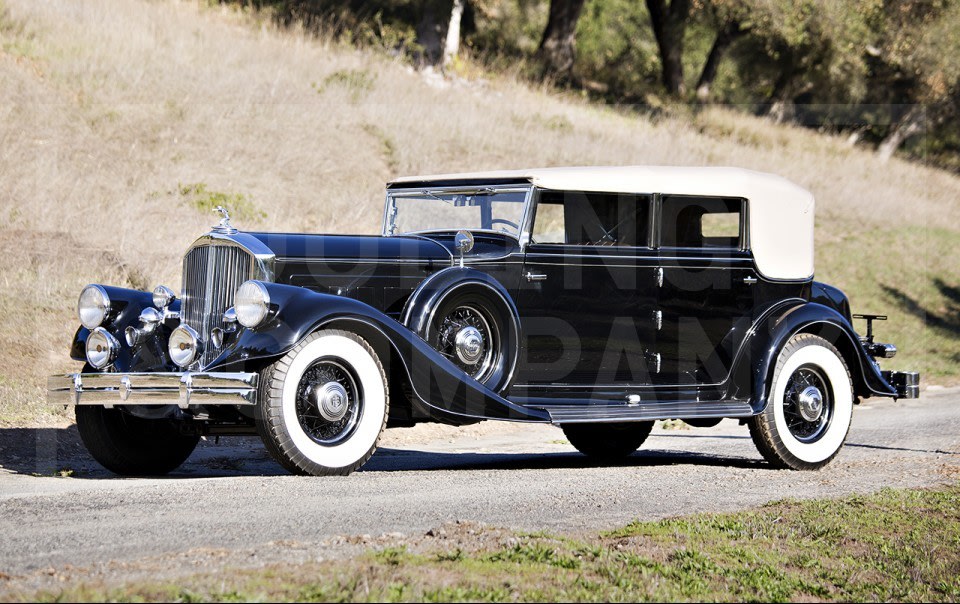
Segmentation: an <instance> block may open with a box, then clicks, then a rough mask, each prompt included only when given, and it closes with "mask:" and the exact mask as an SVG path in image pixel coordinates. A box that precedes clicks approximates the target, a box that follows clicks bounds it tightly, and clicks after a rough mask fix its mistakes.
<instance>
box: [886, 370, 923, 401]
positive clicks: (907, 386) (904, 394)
mask: <svg viewBox="0 0 960 604" xmlns="http://www.w3.org/2000/svg"><path fill="white" fill-rule="evenodd" d="M881 373H882V374H883V377H884V379H886V380H887V381H888V382H890V385H891V386H893V387H894V388H896V390H897V398H918V397H919V396H920V372H918V371H882V372H881Z"/></svg>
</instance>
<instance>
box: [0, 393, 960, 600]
mask: <svg viewBox="0 0 960 604" xmlns="http://www.w3.org/2000/svg"><path fill="white" fill-rule="evenodd" d="M0 465H2V467H0V535H3V538H2V540H0V594H2V593H3V591H4V581H8V582H11V583H8V585H13V583H12V582H14V581H21V580H22V579H24V578H26V577H30V576H41V575H44V576H56V575H57V574H59V573H67V574H70V573H73V574H74V575H76V574H77V573H78V572H82V571H84V569H87V570H89V571H90V572H94V570H91V569H96V570H95V572H96V573H100V574H103V573H107V574H109V573H110V572H113V571H111V570H110V569H119V570H117V571H116V572H122V569H124V568H127V567H128V566H129V565H128V564H127V563H128V562H130V561H138V562H137V564H140V566H138V568H141V569H142V568H145V567H144V566H143V564H142V562H143V561H144V560H147V561H153V562H151V563H150V564H148V565H147V567H149V568H156V569H167V568H170V567H172V566H176V565H178V564H179V565H181V566H183V565H186V566H191V565H193V566H196V565H197V564H198V563H197V562H196V559H197V558H205V559H206V560H207V562H204V563H203V564H206V563H209V562H210V558H211V556H212V554H211V552H217V553H216V556H214V557H215V558H217V560H219V561H215V562H213V563H217V564H220V563H230V564H239V565H244V564H261V563H264V562H266V561H277V560H281V561H282V560H287V559H289V560H291V561H293V560H301V559H312V558H316V557H327V558H329V557H331V556H337V555H343V552H345V551H347V550H348V549H349V547H350V546H351V544H352V545H354V546H358V547H359V546H363V545H364V544H371V543H374V544H375V543H377V542H378V538H380V540H381V541H382V540H383V539H388V540H389V539H403V538H407V537H411V536H417V535H423V534H424V532H426V531H429V530H431V529H434V530H436V529H438V528H439V527H442V526H444V524H445V523H450V522H456V521H461V523H462V522H468V523H471V524H470V525H471V526H473V525H474V524H473V523H483V524H486V525H488V526H496V527H505V528H510V529H520V530H529V531H536V530H548V531H557V532H564V533H572V534H577V533H584V532H595V531H598V530H602V529H606V528H612V527H616V526H619V525H623V524H625V523H627V522H629V521H631V520H633V519H636V518H640V519H654V518H661V517H665V516H672V515H680V514H690V513H694V512H700V511H727V510H736V509H741V508H744V507H748V506H755V505H759V504H763V503H765V502H767V501H771V500H776V499H781V498H787V497H793V498H811V497H834V496H840V495H843V494H848V493H853V492H867V491H874V490H877V489H880V488H882V487H888V486H889V487H910V486H925V485H935V484H941V483H945V482H951V481H956V480H957V479H958V477H960V389H956V388H954V389H941V390H929V391H927V392H926V393H925V395H924V396H923V398H921V399H919V400H916V401H903V402H899V403H893V402H891V401H888V400H881V401H877V402H868V403H866V404H863V405H861V406H860V407H858V408H857V409H856V410H855V413H854V423H853V427H852V429H851V431H850V435H849V437H848V440H847V445H846V446H845V448H844V449H843V451H842V452H841V454H840V456H839V457H838V458H837V459H836V460H835V461H834V462H833V463H832V464H831V465H830V466H828V467H827V468H825V469H824V470H821V471H819V472H789V471H776V470H772V469H770V468H769V467H768V466H767V464H766V463H764V462H763V461H762V459H761V458H760V456H759V454H758V453H757V452H756V450H755V448H754V446H753V443H752V441H751V440H750V438H749V435H748V433H747V429H746V427H744V426H740V425H738V424H737V423H736V422H734V421H731V420H726V421H724V422H722V423H721V424H720V425H719V426H716V427H714V428H710V429H678V428H673V429H664V428H663V427H661V426H660V425H658V426H657V428H655V430H654V432H653V434H652V435H651V437H650V439H649V440H648V441H647V443H646V444H645V445H644V446H643V447H642V448H641V450H640V451H639V452H638V453H636V454H634V455H633V456H632V457H630V458H629V459H628V460H626V461H625V462H624V463H622V464H620V465H617V466H605V467H604V466H596V465H591V464H590V463H589V462H588V461H586V459H585V458H584V457H582V456H580V455H579V454H577V453H576V452H575V451H574V450H573V448H572V447H571V446H570V445H568V444H567V443H566V441H564V440H563V434H562V433H561V432H560V430H558V429H556V428H553V427H551V426H522V425H515V424H497V423H486V424H480V425H478V426H471V427H467V428H463V429H455V428H449V427H445V426H424V427H418V428H414V429H406V430H392V431H388V432H387V433H386V436H385V438H384V439H383V442H382V444H381V448H380V450H379V451H378V452H377V454H376V455H375V456H374V457H373V459H372V460H371V461H370V462H369V463H368V464H367V466H366V467H365V468H364V469H363V471H360V472H357V473H355V474H353V475H352V476H349V477H337V478H307V477H295V476H290V475H287V474H286V473H285V472H284V471H283V470H282V469H281V468H280V467H279V466H278V465H276V464H275V463H273V462H272V461H271V460H269V459H268V458H267V457H266V454H265V452H264V451H263V449H262V447H261V446H260V444H259V441H257V440H256V439H247V438H244V439H236V438H235V439H232V440H231V439H223V440H221V442H220V443H219V444H216V443H214V442H212V441H211V442H205V443H202V445H201V447H200V448H199V449H198V450H197V452H196V453H195V454H194V456H193V457H192V458H191V459H190V460H189V461H188V463H187V464H186V465H185V466H184V467H183V468H182V469H181V471H180V472H178V473H177V474H175V475H172V476H171V477H169V478H164V479H120V478H116V477H114V476H112V475H110V474H108V473H107V472H105V471H104V470H102V469H99V467H98V466H97V465H96V464H95V463H94V462H93V461H91V460H90V459H89V458H88V457H87V456H86V453H85V452H84V450H83V448H82V446H80V445H79V444H78V442H77V439H76V433H75V430H74V429H46V430H27V429H5V430H0ZM59 470H72V472H73V476H72V477H54V476H52V474H53V473H55V472H57V471H59ZM133 566H137V565H136V564H135V565H133Z"/></svg>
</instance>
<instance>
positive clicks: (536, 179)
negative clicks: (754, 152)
mask: <svg viewBox="0 0 960 604" xmlns="http://www.w3.org/2000/svg"><path fill="white" fill-rule="evenodd" d="M486 180H489V181H514V182H515V181H518V180H524V181H529V182H531V183H533V184H534V185H536V186H538V187H542V188H544V189H555V190H560V191H602V192H611V193H672V194H676V195H709V196H721V197H742V198H745V199H746V200H747V201H748V205H749V210H748V211H749V224H750V248H751V249H752V250H753V256H754V259H755V260H756V263H757V269H758V270H759V271H760V272H761V273H762V274H763V275H764V276H765V277H767V278H770V279H808V278H810V277H811V276H813V205H814V204H813V195H812V194H811V193H810V192H809V191H807V190H806V189H803V188H801V187H799V186H797V185H795V184H793V183H792V182H790V181H788V180H786V179H784V178H781V177H779V176H775V175H773V174H765V173H763V172H754V171H752V170H744V169H742V168H714V167H710V168H693V167H668V166H623V167H619V166H618V167H583V168H537V169H532V170H502V171H494V172H473V173H463V174H438V175H431V176H413V177H404V178H398V179H396V180H393V181H391V182H390V183H389V185H390V187H391V188H402V187H404V186H407V185H410V186H417V185H424V184H427V183H437V184H439V183H444V182H447V183H454V182H469V183H471V184H479V183H482V182H483V181H486Z"/></svg>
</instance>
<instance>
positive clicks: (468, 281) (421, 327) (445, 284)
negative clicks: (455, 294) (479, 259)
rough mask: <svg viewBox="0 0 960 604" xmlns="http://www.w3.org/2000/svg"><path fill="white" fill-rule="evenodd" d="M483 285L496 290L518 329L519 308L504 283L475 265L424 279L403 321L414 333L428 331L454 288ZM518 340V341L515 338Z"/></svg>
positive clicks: (448, 270)
mask: <svg viewBox="0 0 960 604" xmlns="http://www.w3.org/2000/svg"><path fill="white" fill-rule="evenodd" d="M469 286H479V287H486V288H489V289H491V290H493V291H494V292H496V293H497V294H498V295H499V296H500V297H501V298H503V303H504V304H505V305H506V307H507V310H508V312H509V313H510V318H511V319H512V321H513V327H514V329H515V330H516V329H518V327H517V325H519V316H520V314H519V313H518V312H517V307H516V305H515V304H514V303H513V300H512V299H511V297H510V294H509V293H508V292H507V290H506V288H504V287H503V285H502V284H501V283H500V282H499V281H497V280H496V279H494V278H493V277H491V276H490V275H488V274H486V273H482V272H480V271H478V270H476V269H473V268H464V267H458V266H453V267H450V268H445V269H443V270H442V271H440V272H437V273H434V274H432V275H430V276H429V277H427V278H426V279H424V280H423V282H422V283H421V284H420V286H419V287H417V289H416V290H415V291H414V292H413V293H412V294H411V295H410V298H408V299H407V303H406V305H405V306H404V308H403V318H402V323H403V324H404V325H406V326H408V327H409V328H410V329H411V330H412V331H413V332H414V333H425V330H426V326H427V323H429V321H430V316H431V314H432V313H433V310H434V309H435V308H436V307H437V305H438V304H439V303H440V301H441V300H443V298H444V297H445V296H446V295H447V294H448V293H450V291H451V290H453V289H455V288H459V287H469ZM514 341H516V340H514Z"/></svg>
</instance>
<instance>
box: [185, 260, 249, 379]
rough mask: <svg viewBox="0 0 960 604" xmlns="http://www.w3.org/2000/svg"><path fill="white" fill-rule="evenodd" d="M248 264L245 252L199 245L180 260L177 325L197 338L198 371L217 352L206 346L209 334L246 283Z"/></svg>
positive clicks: (219, 322)
mask: <svg viewBox="0 0 960 604" xmlns="http://www.w3.org/2000/svg"><path fill="white" fill-rule="evenodd" d="M251 269H252V262H251V257H250V254H249V253H248V252H246V251H245V250H243V249H242V248H239V247H236V246H233V245H202V246H199V247H196V248H194V249H192V250H190V252H188V253H187V255H186V257H185V258H184V259H183V290H182V294H181V295H182V303H181V306H180V316H181V321H182V322H183V323H184V324H186V325H188V326H190V327H192V328H193V329H195V330H196V332H197V333H198V334H200V340H201V341H202V342H203V344H204V346H203V353H202V355H201V356H200V367H206V366H207V365H208V364H210V362H211V361H213V359H214V358H216V356H217V354H218V352H219V351H217V350H216V349H214V347H213V346H212V345H210V332H211V331H212V330H213V329H214V328H215V327H221V326H222V324H223V313H224V311H226V310H227V309H228V308H230V307H231V306H233V295H234V294H235V293H236V291H237V288H239V287H240V284H241V283H243V282H244V281H246V280H247V279H250V278H251V277H252V276H253V274H252V270H251Z"/></svg>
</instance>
